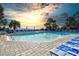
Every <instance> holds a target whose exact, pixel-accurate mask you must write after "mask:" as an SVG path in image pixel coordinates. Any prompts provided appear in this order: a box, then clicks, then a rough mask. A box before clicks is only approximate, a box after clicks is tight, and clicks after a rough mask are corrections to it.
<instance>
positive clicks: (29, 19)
mask: <svg viewBox="0 0 79 59" xmlns="http://www.w3.org/2000/svg"><path fill="white" fill-rule="evenodd" d="M3 7H4V14H5V16H6V17H7V18H10V19H14V20H18V21H20V23H21V27H26V26H28V27H31V26H35V27H39V28H41V27H44V23H45V22H46V20H47V18H48V15H49V14H50V13H53V12H54V11H55V10H56V9H57V8H58V7H59V4H40V3H37V4H32V3H31V4H30V3H28V4H3Z"/></svg>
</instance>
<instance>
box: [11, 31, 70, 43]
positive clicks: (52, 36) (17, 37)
mask: <svg viewBox="0 0 79 59" xmlns="http://www.w3.org/2000/svg"><path fill="white" fill-rule="evenodd" d="M67 35H71V33H63V32H33V33H26V34H13V35H11V38H12V40H14V41H29V42H30V41H31V42H52V41H55V40H58V38H61V37H63V36H67Z"/></svg>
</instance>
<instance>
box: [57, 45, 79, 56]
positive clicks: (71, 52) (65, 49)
mask: <svg viewBox="0 0 79 59" xmlns="http://www.w3.org/2000/svg"><path fill="white" fill-rule="evenodd" d="M57 49H60V50H63V51H65V52H68V53H70V54H72V55H73V56H76V55H78V54H79V50H77V49H74V48H71V47H68V46H65V45H61V46H59V47H57Z"/></svg>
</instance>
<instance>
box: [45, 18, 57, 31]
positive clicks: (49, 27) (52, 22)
mask: <svg viewBox="0 0 79 59" xmlns="http://www.w3.org/2000/svg"><path fill="white" fill-rule="evenodd" d="M44 25H45V27H46V29H47V30H54V31H55V30H57V28H58V25H57V24H56V20H53V18H48V20H47V22H46V24H44Z"/></svg>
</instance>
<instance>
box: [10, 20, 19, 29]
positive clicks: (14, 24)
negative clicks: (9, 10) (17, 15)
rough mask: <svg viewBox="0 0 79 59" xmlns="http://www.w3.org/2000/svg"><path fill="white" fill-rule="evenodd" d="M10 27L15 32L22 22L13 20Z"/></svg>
mask: <svg viewBox="0 0 79 59" xmlns="http://www.w3.org/2000/svg"><path fill="white" fill-rule="evenodd" d="M9 27H10V28H12V29H14V30H15V29H16V28H17V27H20V22H19V21H16V20H11V22H10V24H9Z"/></svg>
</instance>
